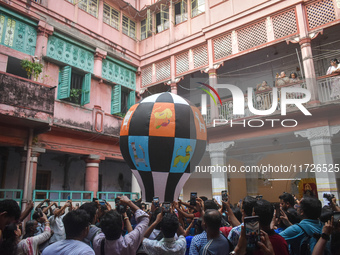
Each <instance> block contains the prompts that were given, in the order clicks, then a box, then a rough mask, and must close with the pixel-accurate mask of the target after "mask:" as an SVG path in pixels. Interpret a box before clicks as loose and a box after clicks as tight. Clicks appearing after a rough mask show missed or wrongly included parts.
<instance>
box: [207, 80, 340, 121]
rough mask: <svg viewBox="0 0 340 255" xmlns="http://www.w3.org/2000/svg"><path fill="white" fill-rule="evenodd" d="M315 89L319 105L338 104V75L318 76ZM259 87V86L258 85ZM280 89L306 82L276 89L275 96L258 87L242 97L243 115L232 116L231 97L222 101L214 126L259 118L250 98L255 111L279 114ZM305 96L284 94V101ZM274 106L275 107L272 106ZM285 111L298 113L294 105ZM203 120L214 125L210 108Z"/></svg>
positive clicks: (301, 83) (288, 106)
mask: <svg viewBox="0 0 340 255" xmlns="http://www.w3.org/2000/svg"><path fill="white" fill-rule="evenodd" d="M316 83H317V85H316V87H317V95H318V100H319V102H320V105H327V104H333V103H340V76H339V75H338V74H331V75H325V76H320V77H318V78H317V79H316ZM259 85H261V84H259ZM282 88H305V89H307V86H306V81H305V80H301V81H296V82H289V83H287V84H285V85H283V86H279V87H277V88H276V89H277V90H276V91H277V95H273V89H272V88H270V87H262V86H258V88H256V89H255V88H254V90H253V91H252V95H248V94H245V96H244V102H245V108H244V115H234V114H233V110H234V102H233V98H232V97H228V98H226V99H224V100H222V105H218V118H219V119H220V121H217V120H216V121H215V124H216V123H217V125H220V124H227V123H228V122H227V121H230V120H233V121H236V120H242V119H247V118H250V117H253V116H257V117H261V116H260V115H256V114H254V113H253V111H251V108H250V107H249V101H248V98H249V97H251V98H250V102H251V103H252V107H253V108H255V109H256V110H260V111H265V110H269V109H272V107H274V108H275V110H274V111H273V113H272V115H276V114H279V113H280V112H281V101H282V96H283V95H282V93H281V90H282ZM305 96H306V95H305V94H304V93H299V92H292V93H286V95H285V98H286V99H303V98H304V97H305ZM274 97H277V100H273V99H274ZM273 104H275V105H273ZM307 104H308V103H304V104H303V105H305V106H306V105H307ZM286 109H287V110H286V111H287V114H289V112H294V111H298V108H297V107H296V105H294V104H288V105H286ZM203 118H204V119H205V121H206V124H207V125H210V126H211V125H214V123H213V120H212V117H211V107H210V106H208V108H207V114H206V115H204V116H203Z"/></svg>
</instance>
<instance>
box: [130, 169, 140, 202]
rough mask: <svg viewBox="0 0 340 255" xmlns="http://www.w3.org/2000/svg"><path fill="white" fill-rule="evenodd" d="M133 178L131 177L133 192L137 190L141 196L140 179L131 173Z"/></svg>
mask: <svg viewBox="0 0 340 255" xmlns="http://www.w3.org/2000/svg"><path fill="white" fill-rule="evenodd" d="M131 176H132V178H131V192H135V193H138V194H139V197H141V191H140V187H139V184H138V181H137V179H136V177H135V175H134V174H131ZM135 198H137V197H132V199H135Z"/></svg>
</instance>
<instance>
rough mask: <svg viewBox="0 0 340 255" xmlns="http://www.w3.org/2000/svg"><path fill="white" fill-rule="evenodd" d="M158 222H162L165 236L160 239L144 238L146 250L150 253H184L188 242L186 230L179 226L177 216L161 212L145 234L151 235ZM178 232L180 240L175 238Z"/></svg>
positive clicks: (179, 254) (153, 254)
mask: <svg viewBox="0 0 340 255" xmlns="http://www.w3.org/2000/svg"><path fill="white" fill-rule="evenodd" d="M158 223H160V226H161V231H162V233H163V236H164V238H163V239H161V240H160V241H157V240H150V239H147V238H144V240H143V247H144V250H145V252H146V253H147V254H149V255H158V254H159V255H161V254H176V255H177V254H178V255H181V254H183V255H184V254H185V250H186V246H187V243H186V240H185V237H184V230H183V228H182V227H181V226H179V222H178V218H177V216H176V215H175V214H172V213H167V214H165V215H164V216H163V213H159V214H158V215H157V218H156V220H155V221H154V223H153V224H151V226H150V227H149V229H148V230H147V231H146V233H145V235H144V236H145V237H149V235H150V233H151V232H152V231H153V229H154V228H155V226H156V225H157V224H158ZM176 232H177V235H178V236H179V238H178V240H176V239H175V234H176Z"/></svg>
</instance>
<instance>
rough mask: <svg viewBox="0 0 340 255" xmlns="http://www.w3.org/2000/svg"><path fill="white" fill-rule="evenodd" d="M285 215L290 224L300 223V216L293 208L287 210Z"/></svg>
mask: <svg viewBox="0 0 340 255" xmlns="http://www.w3.org/2000/svg"><path fill="white" fill-rule="evenodd" d="M285 213H286V215H287V217H288V220H289V221H290V222H291V223H292V224H297V223H299V222H300V221H301V219H300V216H299V215H298V213H297V211H296V210H295V209H294V208H288V209H287V211H286V212H285Z"/></svg>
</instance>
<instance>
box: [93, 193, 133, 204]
mask: <svg viewBox="0 0 340 255" xmlns="http://www.w3.org/2000/svg"><path fill="white" fill-rule="evenodd" d="M133 195H135V196H136V198H137V199H139V193H136V192H111V191H99V192H97V197H98V199H105V200H106V201H107V202H114V201H115V198H116V197H120V196H127V197H128V198H130V199H133V198H134V197H133Z"/></svg>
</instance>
